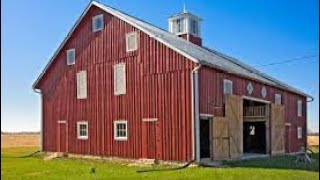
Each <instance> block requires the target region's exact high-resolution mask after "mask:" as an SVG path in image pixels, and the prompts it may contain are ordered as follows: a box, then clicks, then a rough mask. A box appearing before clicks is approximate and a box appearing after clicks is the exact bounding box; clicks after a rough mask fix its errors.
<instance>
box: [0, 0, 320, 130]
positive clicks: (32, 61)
mask: <svg viewBox="0 0 320 180" xmlns="http://www.w3.org/2000/svg"><path fill="white" fill-rule="evenodd" d="M89 2H90V1H89V0H76V1H75V0H68V1H66V0H52V1H49V0H46V1H43V0H41V1H40V0H28V1H25V0H2V1H1V131H13V132H17V131H39V130H40V113H41V112H40V95H39V94H37V93H35V92H33V90H32V88H31V86H32V84H33V82H34V81H35V80H36V78H37V77H38V75H39V74H40V73H41V71H42V70H43V69H44V67H45V65H46V64H47V63H48V61H49V60H50V58H51V57H52V55H53V53H54V52H55V50H56V49H57V48H58V46H59V45H60V43H61V42H62V41H63V39H64V38H65V36H66V35H67V33H68V32H69V30H70V29H71V27H72V26H73V24H74V23H75V22H76V20H77V19H78V17H79V16H80V15H81V13H82V11H83V10H84V9H85V7H86V6H87V4H88V3H89ZM100 2H103V3H105V4H106V5H109V6H112V7H114V8H117V9H120V10H121V11H124V12H126V13H128V14H131V15H133V16H136V17H138V18H140V19H143V20H145V21H147V22H150V23H152V24H154V25H156V26H158V27H161V28H163V29H167V18H168V17H169V16H171V15H173V14H175V13H178V12H181V11H182V8H183V0H152V1H147V0H100ZM186 9H187V11H189V12H192V13H194V14H196V15H198V16H200V17H201V18H202V19H203V22H202V26H201V27H202V29H201V35H202V38H203V44H204V45H205V46H208V47H210V48H213V49H215V50H218V51H221V52H223V53H225V54H228V55H230V56H232V57H236V58H238V59H240V60H241V61H243V62H245V63H247V64H249V65H252V66H256V67H257V68H258V69H259V70H261V71H262V72H264V73H267V74H269V75H271V76H273V77H275V78H277V79H279V80H281V81H283V82H286V83H287V84H290V85H292V86H294V87H296V88H298V89H300V90H302V91H304V92H306V93H308V94H310V95H312V96H313V97H314V98H315V101H313V102H311V103H308V112H307V114H308V117H307V118H308V128H310V129H311V130H312V131H314V132H315V131H316V132H318V131H319V50H318V49H319V44H318V42H319V1H318V0H308V1H301V0H290V1H289V0H288V1H286V0H282V1H278V0H261V1H256V0H243V1H239V0H229V1H224V0H203V1H199V0H186ZM313 55H315V56H316V57H313V58H309V59H301V60H299V61H294V62H291V63H285V64H278V65H273V66H260V65H262V64H269V63H273V62H281V61H286V60H290V59H293V58H299V57H303V56H313Z"/></svg>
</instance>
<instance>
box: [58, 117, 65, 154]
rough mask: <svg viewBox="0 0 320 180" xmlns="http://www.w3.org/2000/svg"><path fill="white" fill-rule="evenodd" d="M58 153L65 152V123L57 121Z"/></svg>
mask: <svg viewBox="0 0 320 180" xmlns="http://www.w3.org/2000/svg"><path fill="white" fill-rule="evenodd" d="M57 131H58V133H57V136H58V137H57V148H58V152H67V124H66V121H58V129H57Z"/></svg>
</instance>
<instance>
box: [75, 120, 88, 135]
mask: <svg viewBox="0 0 320 180" xmlns="http://www.w3.org/2000/svg"><path fill="white" fill-rule="evenodd" d="M77 136H78V139H88V122H87V121H81V122H77Z"/></svg>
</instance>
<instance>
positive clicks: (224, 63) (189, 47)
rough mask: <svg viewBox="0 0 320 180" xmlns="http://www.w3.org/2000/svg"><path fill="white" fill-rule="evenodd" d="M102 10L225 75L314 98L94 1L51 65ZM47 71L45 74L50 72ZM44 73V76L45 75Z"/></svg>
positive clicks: (210, 50)
mask: <svg viewBox="0 0 320 180" xmlns="http://www.w3.org/2000/svg"><path fill="white" fill-rule="evenodd" d="M92 5H95V6H98V7H100V8H101V9H103V10H105V11H106V12H108V13H110V14H112V15H114V16H116V17H118V18H119V19H121V20H123V21H126V22H127V23H129V24H131V25H132V26H134V27H136V28H137V29H140V30H141V31H143V32H145V33H146V34H148V35H149V36H150V37H152V38H155V39H156V40H158V41H160V42H161V43H163V44H165V45H166V46H168V47H169V48H171V49H173V50H175V51H177V52H178V53H180V54H182V55H184V56H186V57H187V58H189V59H190V60H192V61H194V62H196V63H200V64H204V65H208V66H212V67H215V68H217V69H221V70H223V71H226V72H229V73H232V74H237V75H241V76H244V77H247V78H250V79H255V80H258V81H260V82H262V83H266V84H269V85H272V86H276V87H279V88H282V89H286V90H288V91H292V92H295V93H297V94H301V95H304V96H307V97H310V98H312V97H311V96H310V95H307V94H305V93H303V92H302V91H299V90H297V89H296V88H293V87H291V86H289V85H287V84H285V83H283V82H280V81H278V80H276V79H274V78H272V77H270V76H268V75H266V74H263V73H261V72H260V71H258V70H256V69H254V68H252V67H250V66H248V65H246V64H244V63H242V62H240V61H239V60H237V59H235V58H232V57H229V56H226V55H224V54H222V53H220V52H218V51H215V50H212V49H209V48H206V47H200V46H198V45H195V44H193V43H190V42H188V41H186V40H185V39H183V38H180V37H178V36H176V35H173V34H171V33H169V32H168V31H166V30H163V29H161V28H158V27H156V26H154V25H152V24H150V23H147V22H145V21H143V20H140V19H138V18H135V17H133V16H130V15H128V14H126V13H123V12H120V11H119V10H116V9H114V8H111V7H109V6H106V5H104V4H101V3H98V2H95V1H92V2H91V3H90V4H89V6H88V7H87V8H86V10H85V11H84V13H83V14H82V15H81V17H80V18H79V20H78V21H77V22H76V24H75V25H74V27H73V28H72V30H71V31H70V32H69V34H68V36H67V37H66V39H65V40H64V41H63V43H62V45H61V46H60V47H59V49H58V50H57V51H56V53H55V55H54V56H53V58H52V59H51V61H52V60H53V59H54V57H55V56H56V55H57V53H58V52H59V51H60V49H61V48H62V46H63V45H64V44H65V42H66V41H67V40H68V38H69V36H70V35H71V34H72V32H73V31H74V29H75V28H76V26H77V25H78V24H79V22H80V21H81V19H82V18H83V16H84V15H85V14H86V12H87V11H88V9H89V8H90V7H91V6H92ZM51 61H50V62H49V64H48V65H47V67H48V66H49V65H50V64H51ZM47 67H46V68H45V70H46V69H47ZM45 70H44V72H45ZM44 72H43V73H42V74H41V75H40V77H39V78H38V80H39V79H40V78H41V76H42V75H43V74H44ZM38 80H37V81H36V82H35V84H34V86H35V85H36V84H37V82H38Z"/></svg>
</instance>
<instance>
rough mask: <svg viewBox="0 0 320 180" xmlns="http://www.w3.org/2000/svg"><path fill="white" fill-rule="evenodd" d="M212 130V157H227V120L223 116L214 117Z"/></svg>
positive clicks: (218, 158)
mask: <svg viewBox="0 0 320 180" xmlns="http://www.w3.org/2000/svg"><path fill="white" fill-rule="evenodd" d="M212 131H213V132H212V150H211V152H212V155H211V157H212V159H213V160H225V159H229V158H230V157H229V122H228V121H227V120H226V118H224V117H214V118H213V121H212Z"/></svg>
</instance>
